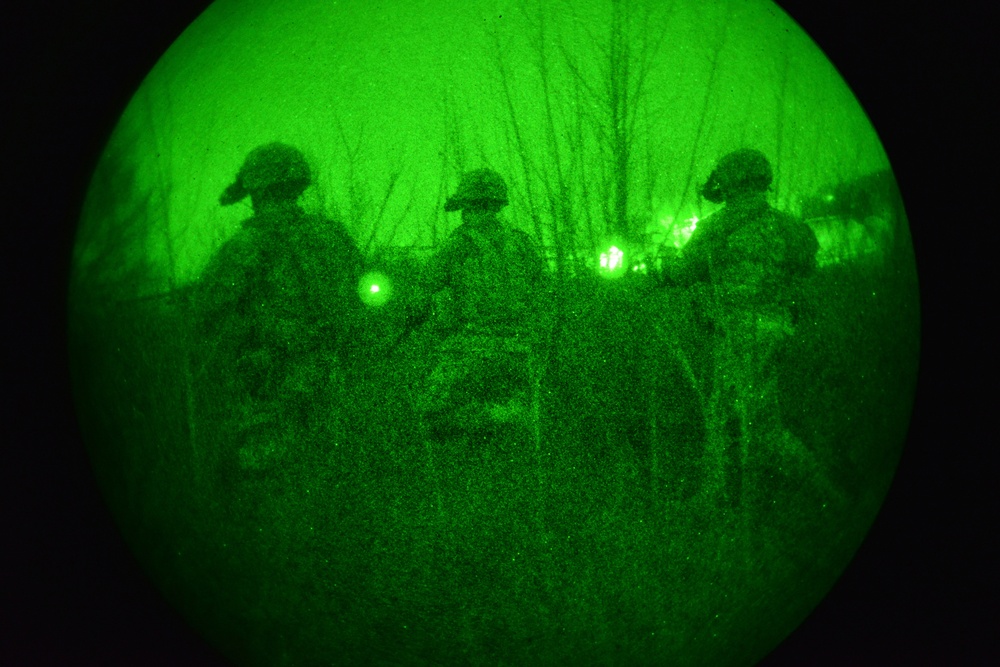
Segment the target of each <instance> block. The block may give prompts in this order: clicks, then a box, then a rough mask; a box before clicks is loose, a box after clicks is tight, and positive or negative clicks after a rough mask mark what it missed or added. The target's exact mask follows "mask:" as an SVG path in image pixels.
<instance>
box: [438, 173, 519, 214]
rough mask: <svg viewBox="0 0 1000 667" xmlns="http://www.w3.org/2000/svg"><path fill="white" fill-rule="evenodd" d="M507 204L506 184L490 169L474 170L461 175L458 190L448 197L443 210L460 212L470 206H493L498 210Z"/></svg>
mask: <svg viewBox="0 0 1000 667" xmlns="http://www.w3.org/2000/svg"><path fill="white" fill-rule="evenodd" d="M507 203H508V202H507V184H506V183H504V182H503V178H502V177H501V176H500V174H498V173H496V172H495V171H493V170H492V169H474V170H473V171H467V172H465V173H464V174H463V175H462V180H461V181H460V182H459V184H458V190H456V191H455V194H453V195H452V196H451V197H448V201H446V202H445V204H444V210H446V211H460V210H462V209H464V208H468V207H469V206H470V205H472V204H475V205H486V206H490V205H493V206H496V208H498V209H500V208H503V207H504V206H506V205H507Z"/></svg>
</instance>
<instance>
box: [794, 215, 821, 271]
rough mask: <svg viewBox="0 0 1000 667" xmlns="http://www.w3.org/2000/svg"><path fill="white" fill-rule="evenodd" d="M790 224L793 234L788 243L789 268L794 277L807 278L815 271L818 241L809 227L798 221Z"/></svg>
mask: <svg viewBox="0 0 1000 667" xmlns="http://www.w3.org/2000/svg"><path fill="white" fill-rule="evenodd" d="M791 224H792V230H793V233H792V234H791V239H790V243H789V246H790V247H789V260H790V262H791V267H790V268H791V270H792V272H793V273H794V274H795V275H798V276H808V275H810V274H811V273H813V272H814V271H815V270H816V266H817V264H816V253H817V252H819V241H818V240H817V239H816V234H815V233H814V232H813V230H812V227H810V226H809V225H807V224H805V223H804V222H798V221H793V222H792V223H791Z"/></svg>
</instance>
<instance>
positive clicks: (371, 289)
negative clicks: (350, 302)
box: [358, 272, 392, 307]
mask: <svg viewBox="0 0 1000 667" xmlns="http://www.w3.org/2000/svg"><path fill="white" fill-rule="evenodd" d="M358 296H359V297H360V298H361V302H362V303H364V304H365V305H366V306H372V307H380V306H384V305H385V304H386V303H387V302H388V301H389V300H391V299H392V281H391V280H390V279H389V277H388V276H386V275H385V274H383V273H378V272H370V273H366V274H365V275H363V276H362V277H361V280H360V282H359V283H358Z"/></svg>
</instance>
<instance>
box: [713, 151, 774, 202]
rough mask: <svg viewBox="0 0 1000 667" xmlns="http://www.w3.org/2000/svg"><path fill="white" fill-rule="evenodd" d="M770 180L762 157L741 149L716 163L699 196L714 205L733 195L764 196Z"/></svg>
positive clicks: (770, 173) (765, 159) (768, 165)
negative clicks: (757, 194) (763, 193)
mask: <svg viewBox="0 0 1000 667" xmlns="http://www.w3.org/2000/svg"><path fill="white" fill-rule="evenodd" d="M773 178H774V176H773V174H772V172H771V163H770V162H768V160H767V158H766V157H765V156H764V154H763V153H761V152H760V151H758V150H756V149H753V148H742V149H740V150H738V151H733V152H732V153H729V154H727V155H725V156H723V157H722V159H720V160H719V163H718V164H717V165H716V166H715V169H714V170H713V171H712V173H711V175H710V176H709V177H708V180H707V181H706V182H705V184H704V185H703V186H701V189H700V192H701V196H702V197H704V198H705V199H707V200H708V201H710V202H713V203H716V204H718V203H720V202H723V201H726V200H727V199H729V198H730V197H731V196H732V195H734V194H740V193H753V192H766V191H767V189H768V188H769V187H770V186H771V180H772V179H773Z"/></svg>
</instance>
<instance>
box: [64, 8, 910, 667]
mask: <svg viewBox="0 0 1000 667" xmlns="http://www.w3.org/2000/svg"><path fill="white" fill-rule="evenodd" d="M378 4H379V11H372V3H370V2H368V1H365V0H342V1H341V2H338V3H330V2H328V1H326V0H286V1H285V2H265V1H264V0H240V1H237V0H220V1H219V2H216V3H215V4H213V5H212V6H211V7H210V8H209V9H208V10H207V11H206V12H205V13H204V14H203V15H202V16H201V17H200V18H199V19H198V20H197V21H196V22H195V23H194V24H192V26H191V27H190V28H189V29H188V30H187V31H186V32H185V33H184V34H183V35H181V36H180V37H179V38H178V40H177V41H176V43H175V44H174V45H173V46H172V47H171V48H170V50H169V51H168V52H167V53H166V54H165V55H164V56H163V58H162V59H161V60H160V62H159V63H158V64H157V65H156V67H155V68H154V69H153V70H152V71H151V72H150V74H149V76H148V77H147V79H146V80H145V81H144V82H143V83H142V85H141V87H140V88H139V90H138V91H137V92H136V94H135V96H134V97H133V98H132V100H131V101H130V103H129V105H128V107H127V108H126V110H125V111H124V113H123V115H122V117H121V119H120V121H119V123H118V125H117V127H116V128H115V130H114V132H113V134H112V137H111V139H110V141H109V143H108V146H107V148H106V150H105V152H104V154H103V155H102V157H101V160H100V162H99V165H98V167H97V169H96V171H95V174H94V177H93V180H92V183H91V185H90V189H89V191H88V196H87V200H86V202H85V206H84V210H83V212H82V216H81V221H80V226H79V230H78V234H77V238H76V241H75V246H74V254H73V265H72V273H71V276H72V278H71V281H72V282H71V285H70V288H71V289H70V294H71V298H70V315H71V317H70V322H71V326H72V330H71V332H70V340H71V341H72V345H73V349H72V351H73V363H74V369H73V372H74V382H75V385H76V397H77V403H78V409H79V415H80V421H81V426H82V428H83V430H84V433H85V437H86V440H87V443H88V448H89V450H90V454H91V458H92V461H93V468H94V470H95V472H96V474H97V477H98V480H99V483H100V485H101V488H102V490H103V491H104V493H105V495H106V497H107V499H108V504H109V506H110V507H111V508H112V511H113V512H114V514H115V517H116V519H117V520H118V522H119V525H120V526H121V529H122V532H123V534H124V535H125V537H126V539H128V541H129V544H130V545H131V546H132V548H133V550H134V551H135V553H136V555H137V557H138V558H139V559H140V561H141V562H142V564H143V566H144V567H145V568H146V569H147V570H148V572H149V573H150V576H151V577H152V578H153V580H154V581H155V582H156V583H157V584H158V585H159V586H160V587H161V588H162V589H163V590H164V593H165V594H166V595H167V597H168V598H169V600H170V602H171V603H172V604H173V605H175V606H176V607H177V608H178V609H179V610H180V611H181V612H182V613H183V614H184V615H185V617H186V618H188V619H189V621H190V622H191V623H192V624H193V625H195V626H196V627H197V628H198V630H199V631H200V632H201V634H203V635H204V636H205V637H207V638H208V639H209V640H210V641H211V642H212V643H213V644H215V645H216V646H218V647H219V648H220V650H222V651H223V652H224V653H225V655H226V656H228V657H229V658H231V659H232V660H233V661H234V662H236V663H237V664H241V665H251V666H256V665H260V666H261V667H263V666H265V665H282V664H284V665H318V664H330V663H331V661H332V662H335V663H337V664H346V665H350V664H371V663H372V661H373V660H374V661H375V662H384V663H385V664H468V663H474V664H501V663H503V664H512V665H532V664H552V665H556V664H573V663H579V664H625V665H628V664H666V663H669V664H671V665H674V666H676V667H697V666H701V665H710V666H712V667H727V666H730V665H731V666H733V667H738V666H740V665H750V664H753V663H754V662H756V661H757V660H759V659H760V658H761V657H762V656H764V655H765V654H766V653H767V652H768V651H770V650H771V649H772V648H773V647H774V646H775V645H776V644H777V643H778V642H779V641H781V639H782V638H783V637H784V636H786V635H787V634H788V632H790V631H791V630H792V629H793V628H794V627H795V626H796V625H797V624H798V623H799V622H800V621H801V620H802V619H803V618H804V617H805V615H806V614H808V613H809V612H810V610H811V609H813V607H814V606H815V605H816V604H817V603H818V602H819V601H820V600H821V599H822V597H823V596H824V595H825V594H826V592H827V591H828V590H829V589H830V587H831V586H832V585H833V582H834V581H835V580H836V578H837V576H838V575H839V574H840V572H841V571H842V570H843V568H844V567H845V566H846V564H847V563H848V561H849V559H850V558H851V556H852V554H853V553H854V552H855V551H856V549H857V547H858V545H859V544H860V541H861V540H862V539H863V537H864V535H865V533H866V531H867V530H868V528H869V526H870V525H871V523H872V521H873V519H874V516H875V514H876V512H877V510H878V507H879V505H880V503H881V501H882V499H883V497H884V495H885V492H886V489H887V488H888V485H889V483H890V481H891V479H892V476H893V473H894V470H895V465H896V461H897V460H898V457H899V454H900V446H901V443H902V441H903V436H904V434H905V432H906V428H907V423H908V415H909V410H910V406H911V399H912V394H913V390H914V384H915V377H916V362H917V358H918V351H919V350H918V348H919V345H918V343H919V336H918V329H917V327H918V322H919V312H918V293H917V286H916V272H915V267H914V261H913V256H912V247H911V243H910V238H909V232H908V227H907V220H906V214H905V211H904V209H903V206H902V202H901V200H900V198H899V192H898V189H897V187H896V183H895V179H894V177H893V174H892V170H891V168H890V164H889V160H888V157H887V156H886V155H885V153H884V151H883V149H882V146H881V144H880V142H879V139H878V136H877V135H876V133H875V131H874V129H873V128H872V126H871V124H870V122H869V121H868V119H867V117H866V115H865V113H864V112H863V110H862V109H861V108H860V106H859V105H858V103H857V101H856V100H855V99H854V97H853V95H852V94H851V92H850V89H849V88H848V86H847V85H846V84H845V82H844V81H843V80H842V79H841V78H840V76H839V74H838V73H837V71H836V69H835V68H834V66H833V65H832V64H831V63H829V62H828V60H827V59H826V57H825V56H824V55H823V53H822V52H821V51H820V49H819V48H817V46H816V45H815V44H813V43H812V42H811V41H810V39H809V38H808V37H807V36H806V35H805V34H804V33H803V32H802V31H801V29H800V28H799V27H798V26H797V25H796V24H795V23H794V22H793V21H792V20H791V19H790V18H789V17H787V16H786V15H785V14H784V13H783V12H782V11H781V10H780V9H778V8H777V7H775V6H774V5H773V4H771V3H770V2H766V1H765V0H719V1H717V2H701V1H700V0H678V1H677V2H673V3H663V2H659V1H658V0H630V1H629V2H620V1H618V0H579V1H578V2H574V3H555V2H551V1H549V0H527V1H526V2H525V3H523V5H524V6H523V9H524V11H520V10H518V11H511V12H508V11H503V12H500V11H498V10H497V6H496V5H497V3H494V2H491V1H490V0H465V1H464V2H460V3H455V2H449V1H447V0H420V1H419V2H418V1H417V0H400V1H398V2H387V3H378ZM501 14H502V17H501ZM679 44H680V45H684V48H676V45H679ZM275 142H278V143H280V145H281V146H284V148H277V149H274V151H276V153H275V154H281V155H284V156H285V158H287V159H286V160H285V161H280V160H279V161H278V162H277V163H268V162H267V161H266V160H264V161H263V163H262V162H261V160H260V159H258V158H260V155H261V153H259V152H257V149H258V148H261V147H267V146H272V147H273V144H274V143H275ZM748 148H753V149H755V150H757V151H759V152H760V154H762V155H763V156H764V160H765V162H766V163H767V165H768V166H769V168H770V170H771V172H770V175H769V176H768V177H767V178H764V176H763V175H762V174H761V173H760V170H759V169H758V171H753V170H751V169H749V168H743V167H741V168H739V169H737V168H731V169H729V170H728V171H727V170H726V169H724V168H723V166H724V165H723V164H722V163H723V162H724V160H725V158H726V157H727V156H732V155H743V156H744V159H749V158H746V155H747V154H746V152H745V151H744V152H742V153H741V152H740V149H748ZM264 153H267V151H264ZM290 155H291V156H296V155H297V156H298V157H294V159H293V158H292V157H289V156H290ZM251 156H257V157H255V158H254V159H251ZM740 164H744V165H745V164H749V163H740ZM759 166H760V165H759V164H758V167H759ZM481 167H489V168H490V169H491V170H494V171H495V172H496V173H497V174H499V175H501V177H502V179H503V181H504V183H505V184H506V187H507V190H506V194H501V195H497V196H492V197H482V198H476V199H473V200H469V201H465V200H463V201H464V203H466V204H474V206H471V205H470V206H469V207H468V208H463V209H462V214H458V213H450V212H447V211H445V210H444V209H445V202H446V201H448V196H449V194H451V193H453V192H455V190H454V188H455V186H456V185H457V184H458V183H459V182H460V178H461V175H462V174H463V173H464V172H466V171H468V170H474V169H479V168H481ZM765 181H766V186H765V185H764V182H765ZM759 187H766V189H765V190H763V191H761V190H760V189H754V188H759ZM496 192H500V191H499V190H498V191H496ZM501 198H505V199H506V200H505V201H502V199H501ZM222 202H225V203H226V204H227V205H222ZM481 208H482V209H486V210H487V211H493V210H494V209H497V208H499V209H500V210H499V211H497V212H496V217H493V216H492V214H491V215H490V216H475V215H472V214H471V213H469V214H467V212H468V211H475V210H479V209H481ZM463 221H467V222H468V224H469V225H470V226H469V227H463V228H461V231H459V230H460V225H463V224H466V222H463ZM477 221H478V222H477ZM475 225H485V226H486V227H485V228H487V229H488V230H490V231H491V234H479V235H477V233H476V232H477V231H482V230H481V229H480V228H477V227H476V226H475ZM494 225H502V226H504V227H506V228H508V230H509V231H510V234H507V235H500V234H492V232H495V231H496V228H495V227H494ZM515 230H516V231H515ZM456 234H462V235H465V237H466V238H467V239H477V240H476V241H475V242H473V243H467V244H465V245H460V246H456V244H454V243H453V242H452V241H453V239H455V238H456ZM478 236H484V237H486V236H489V237H490V238H491V239H492V238H496V239H499V238H503V239H505V240H503V241H501V242H497V243H496V244H494V247H496V248H497V249H498V250H501V249H502V250H503V252H502V253H494V252H492V251H491V249H490V248H489V247H487V246H484V245H483V243H492V242H493V241H490V240H487V239H485V238H478ZM508 243H510V244H513V245H507V244H508ZM500 246H502V248H501V247H500ZM456 247H460V248H464V249H462V250H455V248H456ZM477 249H478V250H479V252H477ZM504 253H508V254H504ZM536 255H537V256H536ZM497 257H517V258H518V259H519V260H524V259H525V257H527V260H530V261H527V260H525V261H517V262H515V261H510V262H509V263H504V260H498V259H496V258H497ZM536 260H537V261H536ZM541 266H546V267H548V273H547V274H545V275H542V276H540V277H539V276H538V275H537V274H538V270H536V269H537V267H541ZM533 267H534V268H533ZM529 274H530V275H529ZM497 276H500V277H501V278H502V279H503V280H504V281H506V282H502V283H499V282H498V279H497V278H496V277H497ZM599 277H600V278H607V279H610V280H601V279H599ZM497 284H504V285H525V284H530V285H531V294H530V295H529V297H524V298H522V296H523V295H514V294H506V293H500V292H501V290H498V289H496V285H497ZM470 286H471V287H470ZM510 291H512V292H513V291H515V290H513V289H511V290H510ZM498 303H499V305H501V306H503V307H502V308H501V307H496V306H497V305H498ZM480 307H482V311H480V310H478V309H479V308H480ZM484 312H485V313H487V314H489V315H491V317H487V316H484V315H483V313H484ZM524 322H527V323H528V324H527V325H523V326H522V324H523V323H524ZM441 386H445V387H447V388H448V390H447V392H442V394H447V395H443V396H436V395H435V396H433V397H432V398H433V399H434V400H437V401H438V402H437V403H434V401H432V400H431V399H429V398H428V394H430V392H429V390H428V387H441ZM470 406H471V407H470ZM477 406H479V407H482V406H485V408H483V409H479V410H476V409H473V408H475V407H477ZM178 554H183V557H182V558H181V557H178ZM373 638H374V639H373ZM376 639H377V642H376ZM373 652H374V653H373ZM376 653H377V657H376V658H373V655H375V654H376Z"/></svg>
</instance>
